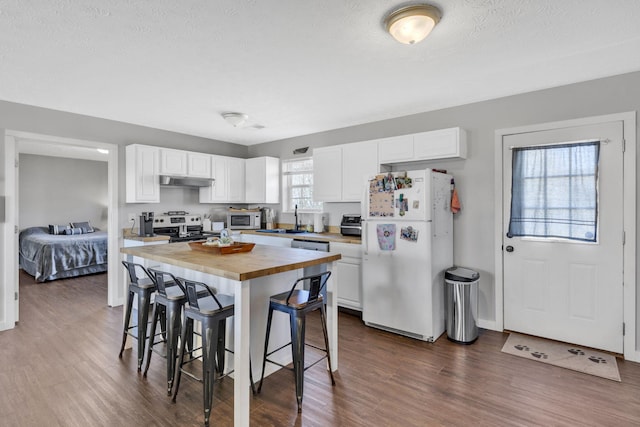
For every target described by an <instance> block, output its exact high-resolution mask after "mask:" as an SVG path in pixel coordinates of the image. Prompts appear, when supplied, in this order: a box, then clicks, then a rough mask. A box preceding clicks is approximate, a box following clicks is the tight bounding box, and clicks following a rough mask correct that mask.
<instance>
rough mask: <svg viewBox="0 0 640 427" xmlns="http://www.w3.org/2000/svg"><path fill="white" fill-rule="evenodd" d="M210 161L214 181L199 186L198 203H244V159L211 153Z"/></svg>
mask: <svg viewBox="0 0 640 427" xmlns="http://www.w3.org/2000/svg"><path fill="white" fill-rule="evenodd" d="M210 161H211V176H212V178H213V179H214V182H213V184H212V185H211V186H210V187H201V188H200V203H229V202H234V203H244V182H245V176H244V173H245V164H244V159H238V158H235V157H227V156H215V155H212V156H211V157H210Z"/></svg>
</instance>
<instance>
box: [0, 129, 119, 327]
mask: <svg viewBox="0 0 640 427" xmlns="http://www.w3.org/2000/svg"><path fill="white" fill-rule="evenodd" d="M98 150H100V151H98ZM21 154H36V155H37V156H46V157H59V158H66V159H80V160H98V161H104V162H105V163H106V164H107V168H106V169H107V174H106V182H105V183H104V185H105V186H106V198H105V202H104V208H103V209H104V213H103V214H102V215H104V217H105V218H104V223H105V224H106V229H107V230H108V238H107V240H108V242H107V245H108V254H107V258H108V261H107V263H108V267H107V268H108V270H107V282H108V283H107V288H108V290H107V301H106V303H107V304H108V305H110V306H115V305H118V304H120V303H121V301H122V296H121V295H119V294H120V293H122V291H121V290H120V289H119V288H118V277H119V274H118V268H117V265H118V260H119V256H118V254H119V253H118V251H119V243H118V235H119V233H118V232H117V230H118V218H119V215H118V146H117V145H115V144H108V143H99V142H94V141H85V140H77V139H70V138H60V137H54V136H48V135H39V134H32V133H26V132H16V131H7V132H6V134H5V191H6V201H5V203H6V210H5V211H6V218H5V236H6V239H5V247H4V254H5V259H4V263H5V267H6V268H5V272H4V273H5V281H4V284H3V286H4V289H3V292H2V294H3V295H4V298H3V300H4V303H3V307H2V309H3V316H2V317H3V319H4V320H3V322H2V324H0V330H2V329H10V328H13V327H14V326H15V322H16V321H18V320H19V296H20V293H19V274H18V273H19V262H18V253H19V252H18V232H19V230H20V229H21V228H23V224H22V223H21V218H20V216H19V205H20V201H19V200H20V191H19V190H20V188H19V161H18V160H19V157H20V155H21ZM78 178H79V177H78ZM61 191H72V190H71V189H68V188H67V189H61ZM50 197H55V195H51V196H50ZM69 213H70V214H72V213H73V211H72V210H70V212H69ZM76 220H77V219H76ZM45 225H46V224H45Z"/></svg>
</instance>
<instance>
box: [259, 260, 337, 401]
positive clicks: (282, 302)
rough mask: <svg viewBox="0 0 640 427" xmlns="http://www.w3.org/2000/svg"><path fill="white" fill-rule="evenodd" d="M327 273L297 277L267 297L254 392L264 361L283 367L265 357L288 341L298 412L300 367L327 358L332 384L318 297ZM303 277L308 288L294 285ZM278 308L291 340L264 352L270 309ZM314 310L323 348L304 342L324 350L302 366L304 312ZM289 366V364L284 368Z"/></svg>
mask: <svg viewBox="0 0 640 427" xmlns="http://www.w3.org/2000/svg"><path fill="white" fill-rule="evenodd" d="M329 276H331V272H330V271H326V272H324V273H320V274H316V275H311V276H306V277H301V278H300V279H298V280H296V282H295V283H294V284H293V286H292V287H291V290H290V291H288V292H283V293H281V294H278V295H274V296H272V297H271V298H270V299H269V317H268V319H267V334H266V337H265V343H264V358H263V359H262V376H261V377H260V385H259V386H258V393H260V391H261V389H262V383H263V380H264V370H265V367H266V365H267V362H269V363H273V364H274V365H278V366H280V367H283V368H287V367H286V366H284V365H282V364H280V363H278V362H274V361H273V360H270V359H269V356H271V355H272V354H274V353H276V352H278V351H280V350H282V349H284V348H285V347H287V346H289V345H291V353H292V355H293V373H294V376H295V381H296V398H297V400H298V412H301V411H302V393H303V386H304V371H306V370H307V369H309V368H311V367H312V366H315V365H316V364H317V363H319V362H320V361H322V360H324V359H325V358H326V359H327V362H328V364H329V375H330V376H331V385H335V384H336V382H335V380H334V378H333V372H332V371H331V356H330V354H329V337H328V335H327V319H326V314H325V308H324V301H323V299H322V294H321V292H322V289H323V288H324V286H325V285H326V283H327V280H328V279H329ZM305 280H308V281H309V290H302V289H296V286H297V285H298V283H300V282H303V281H305ZM274 310H278V311H282V312H284V313H287V314H289V322H290V327H291V342H289V343H287V344H285V345H283V346H282V347H279V348H277V349H275V350H273V351H271V352H267V349H268V346H269V334H270V332H271V320H272V318H273V311H274ZM315 310H320V320H321V323H322V334H323V335H324V346H325V347H324V348H319V347H316V346H313V345H311V344H306V345H308V346H310V347H313V348H316V349H318V350H322V351H324V352H325V353H326V354H325V355H324V356H323V357H321V358H320V359H318V360H317V361H315V362H314V363H312V364H311V365H309V366H307V367H306V368H305V366H304V346H305V340H304V333H305V324H306V316H307V313H310V312H312V311H315ZM288 369H291V368H288Z"/></svg>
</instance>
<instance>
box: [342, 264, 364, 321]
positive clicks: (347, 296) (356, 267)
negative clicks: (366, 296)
mask: <svg viewBox="0 0 640 427" xmlns="http://www.w3.org/2000/svg"><path fill="white" fill-rule="evenodd" d="M337 265H338V278H339V279H338V280H340V283H339V284H338V305H339V306H342V307H348V308H351V309H354V310H362V291H361V289H362V285H361V284H360V282H361V273H360V269H361V265H360V264H355V263H350V262H348V259H347V260H346V261H342V260H340V261H338V263H337Z"/></svg>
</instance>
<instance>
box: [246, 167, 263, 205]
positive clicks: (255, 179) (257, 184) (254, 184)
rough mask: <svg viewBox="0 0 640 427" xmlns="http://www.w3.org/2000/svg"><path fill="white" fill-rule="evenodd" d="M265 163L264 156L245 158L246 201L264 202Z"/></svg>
mask: <svg viewBox="0 0 640 427" xmlns="http://www.w3.org/2000/svg"><path fill="white" fill-rule="evenodd" d="M266 173H267V165H266V163H265V161H264V157H258V158H254V159H246V160H245V200H246V202H247V203H265V201H264V199H265V196H266V194H265V178H266Z"/></svg>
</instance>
